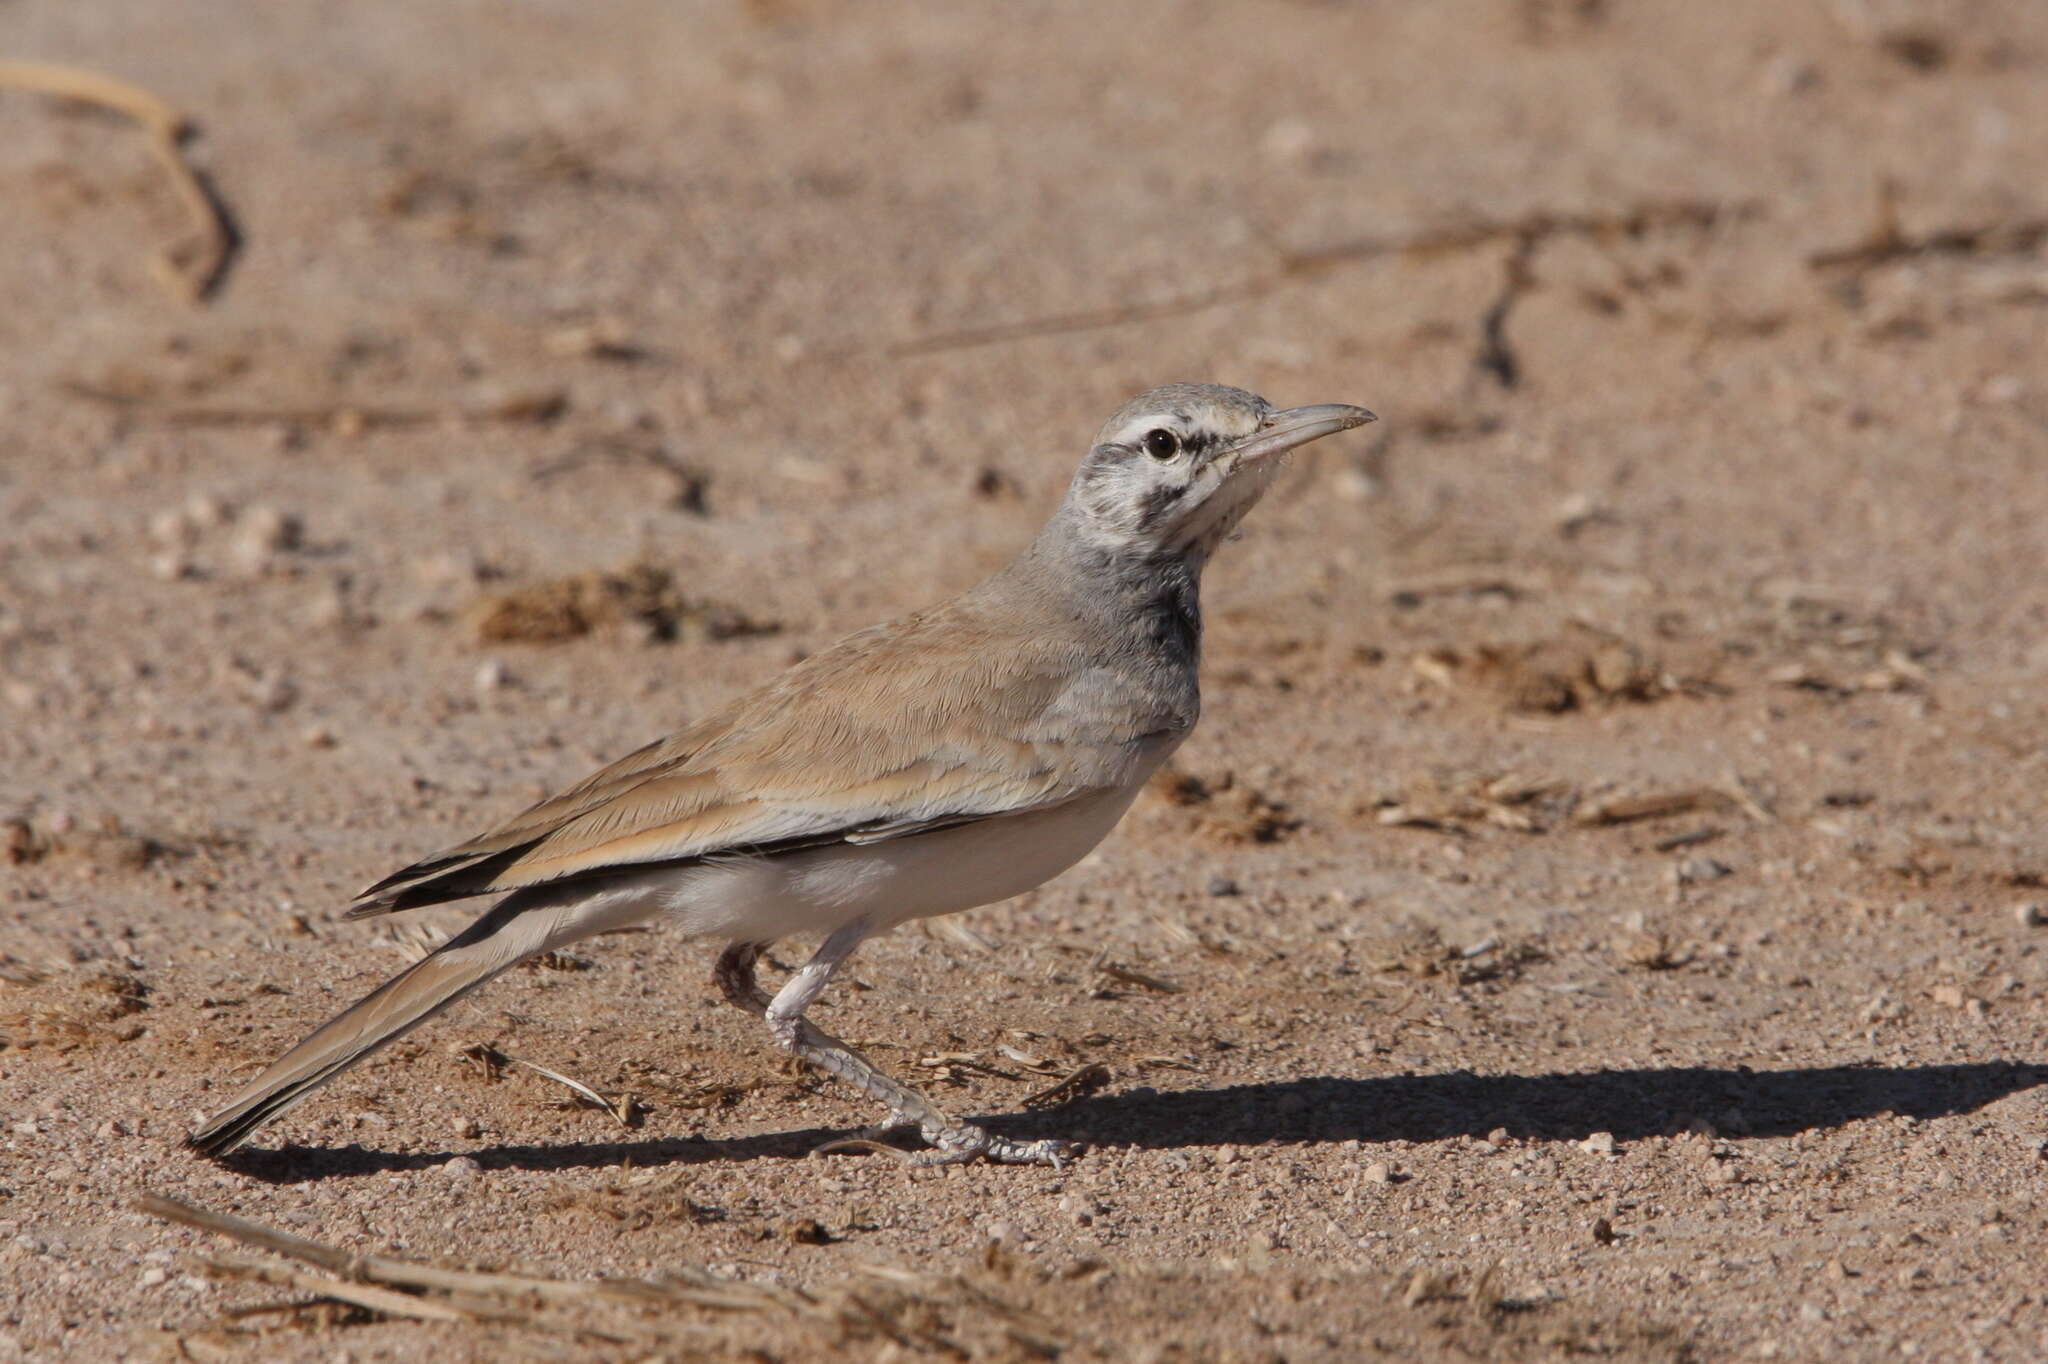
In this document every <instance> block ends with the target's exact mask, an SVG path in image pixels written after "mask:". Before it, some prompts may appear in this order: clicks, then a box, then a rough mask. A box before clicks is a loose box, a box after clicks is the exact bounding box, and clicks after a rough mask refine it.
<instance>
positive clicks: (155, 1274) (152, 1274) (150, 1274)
mask: <svg viewBox="0 0 2048 1364" xmlns="http://www.w3.org/2000/svg"><path fill="white" fill-rule="evenodd" d="M170 1277H171V1275H170V1272H169V1271H168V1270H166V1269H165V1268H164V1267H163V1266H162V1265H151V1266H150V1267H149V1268H148V1269H145V1270H143V1271H142V1273H141V1274H140V1275H138V1276H137V1277H136V1280H135V1282H136V1283H138V1284H140V1285H142V1286H143V1287H144V1288H155V1287H156V1286H157V1285H158V1284H160V1283H163V1282H164V1281H165V1280H166V1279H168V1278H170Z"/></svg>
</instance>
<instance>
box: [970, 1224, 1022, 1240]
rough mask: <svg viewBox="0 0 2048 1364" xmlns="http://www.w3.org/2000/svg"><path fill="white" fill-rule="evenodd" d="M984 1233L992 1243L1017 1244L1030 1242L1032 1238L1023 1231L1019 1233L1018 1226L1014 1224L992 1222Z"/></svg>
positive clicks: (983, 1229)
mask: <svg viewBox="0 0 2048 1364" xmlns="http://www.w3.org/2000/svg"><path fill="white" fill-rule="evenodd" d="M982 1231H983V1232H984V1233H985V1234H986V1235H987V1236H988V1239H989V1240H991V1241H1008V1242H1011V1243H1015V1242H1017V1241H1028V1240H1030V1239H1031V1238H1030V1237H1028V1236H1026V1235H1024V1234H1023V1233H1022V1232H1021V1231H1019V1230H1018V1229H1017V1224H1016V1223H1014V1222H1004V1221H995V1222H990V1223H989V1224H988V1225H987V1226H985V1227H983V1228H982Z"/></svg>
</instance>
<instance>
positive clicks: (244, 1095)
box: [185, 892, 588, 1156]
mask: <svg viewBox="0 0 2048 1364" xmlns="http://www.w3.org/2000/svg"><path fill="white" fill-rule="evenodd" d="M540 898H541V897H539V896H537V895H535V894H533V893H530V892H529V893H526V894H516V895H512V896H509V897H508V898H507V899H506V900H505V901H504V902H503V903H501V904H499V905H498V906H496V907H495V908H494V909H492V910H491V911H490V912H489V913H487V914H485V915H484V916H483V917H482V918H480V919H478V920H477V921H476V922H475V923H473V924H471V925H470V926H469V927H468V928H467V929H465V930H464V931H463V932H462V933H461V934H459V935H458V936H456V937H454V938H451V939H449V940H448V941H447V942H446V943H444V944H443V945H442V946H441V947H440V949H439V950H437V951H435V952H434V953H433V954H432V955H431V956H428V957H426V958H425V959H424V960H421V961H419V962H416V963H415V964H414V965H412V966H411V967H409V968H407V969H406V970H405V971H403V972H401V973H400V974H399V975H396V976H394V977H392V978H391V979H390V980H388V981H386V982H384V984H382V985H380V986H378V987H377V989H376V990H374V991H373V992H371V993H370V994H369V995H368V996H366V997H365V998H364V999H362V1000H361V1001H360V1002H358V1003H356V1004H355V1005H353V1006H351V1007H350V1008H349V1009H347V1010H346V1011H344V1012H343V1013H342V1014H340V1015H339V1016H338V1017H336V1018H333V1019H331V1020H329V1021H328V1022H327V1023H326V1024H324V1025H323V1026H322V1027H321V1028H319V1030H317V1031H316V1032H314V1033H313V1035H312V1036H310V1037H308V1038H306V1039H305V1040H304V1041H303V1042H300V1043H299V1044H298V1045H297V1046H296V1047H293V1048H292V1049H291V1050H290V1051H288V1052H286V1053H285V1054H284V1055H283V1056H280V1057H279V1058H278V1059H277V1060H276V1061H274V1062H272V1063H271V1065H270V1068H269V1069H267V1070H265V1071H264V1072H263V1073H262V1074H261V1075H259V1076H257V1077H256V1078H255V1079H254V1080H252V1081H250V1083H249V1085H248V1087H247V1088H245V1089H244V1090H243V1091H242V1092H241V1093H240V1094H238V1095H236V1096H235V1098H234V1100H233V1101H232V1102H230V1103H229V1104H228V1105H227V1106H226V1107H225V1108H222V1109H221V1110H220V1111H219V1112H217V1113H215V1114H214V1115H213V1116H212V1117H210V1118H208V1119H207V1120H206V1122H205V1123H204V1124H202V1125H201V1126H200V1127H199V1128H198V1130H196V1131H194V1132H193V1133H192V1134H191V1135H190V1136H189V1137H187V1138H186V1139H185V1144H186V1145H187V1146H190V1147H192V1148H193V1149H194V1150H197V1151H199V1152H201V1153H203V1154H205V1155H209V1156H224V1155H226V1154H227V1153H228V1152H230V1151H232V1150H234V1149H235V1148H236V1147H238V1146H240V1145H241V1144H242V1143H243V1142H245V1141H247V1140H248V1139H249V1137H250V1134H251V1133H253V1132H255V1130H256V1129H257V1128H258V1127H261V1126H262V1125H263V1124H264V1123H266V1122H269V1121H270V1120H271V1119H272V1118H274V1117H276V1116H277V1115H278V1114H280V1113H282V1112H284V1111H285V1110H286V1109H288V1108H290V1107H292V1106H293V1105H294V1104H297V1103H298V1102H299V1101H301V1100H302V1099H304V1098H306V1097H307V1096H308V1095H310V1094H311V1093H312V1092H313V1091H314V1090H315V1089H318V1088H319V1087H320V1086H321V1085H324V1084H326V1083H327V1082H328V1081H329V1080H332V1079H333V1078H334V1077H335V1076H337V1075H339V1074H341V1073H342V1072H343V1071H345V1070H347V1069H348V1068H349V1067H350V1066H353V1065H354V1064H355V1063H356V1062H358V1061H360V1060H362V1059H363V1058H364V1057H366V1056H368V1055H369V1054H370V1053H371V1052H374V1051H376V1050H377V1049H378V1048H380V1047H384V1046H387V1045H389V1044H390V1043H392V1042H395V1041H397V1040H398V1039H399V1038H401V1037H403V1036H405V1035H406V1034H407V1033H409V1032H411V1031H412V1030H413V1029H414V1028H417V1027H418V1026H419V1025H420V1024H422V1023H424V1022H426V1021H427V1020H428V1019H430V1018H432V1017H433V1016H434V1015H435V1014H437V1013H439V1012H441V1011H442V1010H443V1009H445V1008H447V1007H448V1006H449V1005H451V1004H453V1003H454V1002H455V1001H456V1000H458V999H460V998H462V997H463V996H464V995H466V994H468V993H469V992H470V991H471V990H474V989H476V988H477V987H478V986H480V985H482V984H484V982H486V981H488V980H490V979H491V978H492V977H493V976H496V975H497V974H499V973H500V972H502V971H504V970H506V969H508V968H510V967H512V966H515V965H517V964H518V963H519V962H520V961H522V960H524V959H525V958H527V957H530V956H533V955H534V954H536V953H539V952H544V951H549V950H551V949H552V948H555V947H559V946H562V945H563V944H564V942H565V941H571V940H574V939H575V938H579V937H582V936H584V932H585V931H588V930H584V931H577V930H578V928H579V927H580V925H575V924H573V923H565V921H564V920H565V917H566V916H565V915H564V914H563V913H562V912H561V909H560V907H558V906H544V905H537V904H536V903H535V901H536V900H538V899H540ZM565 930H566V931H565Z"/></svg>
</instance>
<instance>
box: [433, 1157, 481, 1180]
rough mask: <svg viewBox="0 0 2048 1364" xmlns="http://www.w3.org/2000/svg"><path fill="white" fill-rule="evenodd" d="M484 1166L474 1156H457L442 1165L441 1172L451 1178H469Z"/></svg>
mask: <svg viewBox="0 0 2048 1364" xmlns="http://www.w3.org/2000/svg"><path fill="white" fill-rule="evenodd" d="M483 1168H484V1167H483V1166H481V1165H479V1164H478V1163H477V1162H476V1160H475V1159H474V1158H473V1157H470V1156H457V1157H456V1158H455V1159H453V1160H451V1161H449V1162H448V1163H447V1164H446V1165H443V1166H442V1167H441V1173H443V1174H445V1175H447V1176H448V1177H449V1178H450V1179H469V1178H471V1177H472V1176H474V1175H475V1174H477V1173H478V1172H479V1171H480V1170H482V1169H483Z"/></svg>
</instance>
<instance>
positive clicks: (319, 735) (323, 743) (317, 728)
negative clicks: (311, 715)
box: [299, 725, 341, 748]
mask: <svg viewBox="0 0 2048 1364" xmlns="http://www.w3.org/2000/svg"><path fill="white" fill-rule="evenodd" d="M299 737H300V739H301V740H303V741H304V743H305V745H306V747H308V748H333V747H334V746H335V745H336V744H338V743H340V742H341V741H340V740H339V739H337V738H335V737H334V731H333V730H331V729H328V728H326V727H324V726H322V725H314V726H313V727H312V728H311V729H308V730H307V731H306V732H305V733H303V734H301V735H300V736H299Z"/></svg>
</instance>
